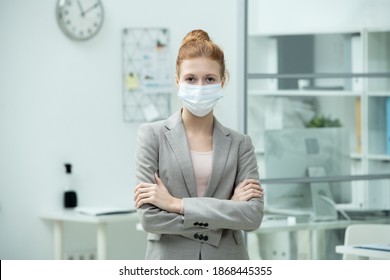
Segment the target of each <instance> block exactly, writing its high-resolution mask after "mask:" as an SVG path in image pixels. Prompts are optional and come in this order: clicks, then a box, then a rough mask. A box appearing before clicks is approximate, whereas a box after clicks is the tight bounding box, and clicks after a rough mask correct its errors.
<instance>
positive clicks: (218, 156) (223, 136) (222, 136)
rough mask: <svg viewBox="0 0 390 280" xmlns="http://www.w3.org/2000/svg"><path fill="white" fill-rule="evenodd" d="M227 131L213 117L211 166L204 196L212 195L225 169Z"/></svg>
mask: <svg viewBox="0 0 390 280" xmlns="http://www.w3.org/2000/svg"><path fill="white" fill-rule="evenodd" d="M229 134H230V133H229V131H227V130H226V129H225V127H223V126H222V125H221V124H220V123H219V122H218V121H217V119H216V118H214V131H213V168H212V172H211V176H210V180H209V183H208V186H207V189H206V192H205V194H204V196H207V197H211V196H213V194H214V192H215V190H216V188H217V186H218V183H219V181H220V179H221V177H222V174H223V171H224V169H225V165H226V161H227V158H228V156H229V151H230V146H231V142H232V140H231V138H230V137H228V136H229Z"/></svg>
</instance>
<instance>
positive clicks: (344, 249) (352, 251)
mask: <svg viewBox="0 0 390 280" xmlns="http://www.w3.org/2000/svg"><path fill="white" fill-rule="evenodd" d="M356 246H364V245H349V246H345V245H339V246H336V252H337V253H340V254H348V255H356V256H358V257H359V258H360V259H367V258H369V259H371V258H372V259H383V260H390V247H389V246H387V247H388V248H389V250H388V251H384V250H376V249H367V248H357V247H356Z"/></svg>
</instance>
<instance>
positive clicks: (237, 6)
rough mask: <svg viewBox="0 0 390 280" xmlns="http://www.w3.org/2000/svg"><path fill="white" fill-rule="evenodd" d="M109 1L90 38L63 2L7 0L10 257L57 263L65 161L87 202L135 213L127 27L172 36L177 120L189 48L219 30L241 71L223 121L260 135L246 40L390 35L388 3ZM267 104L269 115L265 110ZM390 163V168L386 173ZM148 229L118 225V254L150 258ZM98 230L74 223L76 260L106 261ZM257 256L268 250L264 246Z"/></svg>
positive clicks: (2, 86)
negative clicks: (179, 64)
mask: <svg viewBox="0 0 390 280" xmlns="http://www.w3.org/2000/svg"><path fill="white" fill-rule="evenodd" d="M101 3H102V4H103V7H104V23H103V26H102V28H101V30H100V31H99V33H98V34H97V35H96V36H95V37H93V38H92V39H90V40H87V41H82V42H78V41H74V40H71V39H69V38H68V37H67V36H65V35H64V33H63V32H62V31H61V30H60V28H59V26H58V23H57V19H56V5H57V0H40V1H34V0H0V259H53V258H54V253H53V242H54V241H53V225H52V223H51V222H48V221H46V220H44V219H42V217H43V216H44V215H45V214H46V213H49V212H53V211H61V210H62V209H63V201H62V199H63V192H64V185H65V184H66V176H65V169H64V163H71V164H72V166H73V179H74V180H73V183H72V184H73V187H74V189H75V191H76V192H77V197H78V204H79V205H85V206H115V207H129V206H130V207H131V206H132V205H133V194H132V192H133V188H134V186H135V181H136V180H135V176H134V173H135V172H134V168H135V167H134V152H135V146H136V145H135V144H136V132H137V128H138V126H139V125H140V123H141V121H135V122H131V121H125V120H124V118H123V92H122V91H123V87H122V84H123V69H122V67H123V65H122V41H121V40H122V30H123V29H125V28H167V29H168V30H169V33H170V57H171V76H172V90H171V94H172V95H171V100H170V103H171V111H172V112H174V111H176V110H177V109H179V108H180V105H181V104H179V103H178V101H177V99H176V88H175V83H174V82H175V80H174V69H175V56H176V53H177V50H178V47H179V45H180V42H181V40H182V38H183V37H184V36H185V35H186V34H187V32H188V31H190V30H192V29H198V28H200V29H204V30H206V31H207V32H209V34H210V36H211V38H212V39H213V40H214V41H215V42H216V43H218V44H220V45H221V46H222V47H223V49H224V51H225V55H226V61H227V67H228V69H229V72H230V80H229V82H228V84H227V87H226V90H225V96H224V98H223V100H222V101H221V102H220V103H219V104H218V106H217V108H216V111H215V113H216V116H217V118H218V119H219V120H220V121H221V122H222V123H223V124H225V125H226V126H229V127H231V128H233V129H236V130H239V131H243V132H244V131H245V132H248V133H251V129H252V132H253V134H255V133H257V130H256V128H255V129H254V128H253V124H254V123H255V121H254V120H253V118H256V116H257V115H256V112H255V113H253V110H252V113H251V112H250V111H249V110H250V108H248V107H247V102H248V100H249V101H250V98H248V95H247V92H246V86H245V85H246V84H247V80H246V79H247V76H246V71H245V67H246V65H247V63H246V61H245V59H246V57H247V55H248V54H251V53H250V52H249V53H246V49H245V46H246V45H245V43H248V42H249V43H251V42H252V43H254V44H256V39H253V38H254V37H253V36H255V37H256V36H263V35H265V36H273V35H274V34H277V35H281V34H285V35H286V34H294V35H296V34H313V33H327V32H328V33H337V32H348V33H354V32H358V31H361V30H366V29H372V30H384V31H389V30H390V20H389V16H388V15H389V14H390V1H388V0H375V1H367V0H348V1H341V2H340V1H335V0H331V1H330V0H327V1H322V0H321V1H320V0H318V1H309V0H296V1H288V0H277V1H264V0H259V1H256V0H252V1H241V0H228V1H226V0H213V1H208V0H198V1H187V0H184V1H183V0H170V1H161V0H143V1H136V0H111V1H105V0H101ZM387 34H388V33H387ZM247 35H250V36H252V39H251V38H249V37H247ZM387 36H388V35H387ZM260 41H261V39H260ZM251 46H253V44H252V45H251ZM252 53H253V52H252ZM389 55H390V54H389V52H387V59H388V60H387V61H389V57H388V56H389ZM248 65H249V66H250V65H251V64H250V63H248ZM253 67H254V68H253V69H255V70H256V68H255V66H253ZM384 71H387V72H389V71H390V70H389V69H384ZM387 95H390V94H389V88H387ZM252 104H254V103H252ZM259 106H260V108H259V110H266V108H265V107H264V106H265V104H259ZM352 117H353V118H355V116H352ZM250 118H252V120H251V119H250ZM253 129H254V130H253ZM260 132H261V131H260ZM251 136H252V137H254V138H256V137H259V138H262V137H263V136H258V135H257V136H256V135H251ZM259 141H260V143H258V142H257V138H256V139H255V141H254V142H255V144H256V145H259V146H261V145H262V143H261V140H259ZM261 157H262V156H261V154H260V156H259V162H260V163H261V164H263V161H262V158H261ZM388 167H389V166H388V165H385V166H384V167H381V168H382V169H381V173H384V172H386V171H387V172H388V170H389V169H386V168H388ZM262 172H263V167H262V166H260V174H262ZM136 224H137V221H136V220H134V221H132V222H126V223H113V224H109V226H108V234H107V236H108V241H107V243H108V244H109V246H108V249H107V250H108V252H107V254H108V258H110V259H143V257H144V249H145V244H146V240H145V238H146V235H145V234H144V233H143V232H142V231H141V230H139V229H137V228H136ZM95 232H96V229H95V225H91V224H84V223H83V224H82V223H73V222H69V223H66V225H65V234H64V236H65V242H64V247H65V249H64V250H65V253H66V254H67V256H70V255H72V254H73V255H74V256H77V254H78V252H79V253H80V254H79V255H81V254H82V253H83V252H91V254H92V255H93V258H95V257H96V255H95V253H94V252H95V251H96V234H95ZM281 238H282V239H281V240H286V239H285V237H283V236H282V237H281ZM302 238H304V237H302ZM283 242H284V241H283ZM279 244H281V243H280V242H279ZM257 245H258V244H257ZM271 245H272V244H271ZM288 246H290V245H288ZM250 249H251V250H256V252H255V253H256V254H257V253H258V252H257V250H258V248H257V247H256V248H255V249H253V248H250ZM263 250H267V248H266V247H265V248H264V249H263ZM254 255H255V254H254ZM271 255H272V254H269V256H271ZM288 257H289V255H288V254H287V255H284V256H280V258H288Z"/></svg>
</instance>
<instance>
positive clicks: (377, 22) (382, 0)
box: [249, 0, 390, 35]
mask: <svg viewBox="0 0 390 280" xmlns="http://www.w3.org/2000/svg"><path fill="white" fill-rule="evenodd" d="M389 15H390V1H389V0H343V1H340V0H314V1H313V0H294V1H291V0H272V1H269V0H249V22H250V23H249V33H250V34H251V35H265V34H274V35H275V34H304V33H321V32H324V33H331V32H351V31H353V32H355V31H357V30H362V29H363V28H366V29H376V28H381V29H382V28H387V29H389V28H390V19H389Z"/></svg>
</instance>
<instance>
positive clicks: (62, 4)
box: [56, 0, 104, 41]
mask: <svg viewBox="0 0 390 280" xmlns="http://www.w3.org/2000/svg"><path fill="white" fill-rule="evenodd" d="M56 17H57V22H58V24H59V26H60V28H61V30H62V31H63V32H64V33H65V34H66V35H67V36H68V37H69V38H71V39H73V40H77V41H84V40H88V39H90V38H92V37H93V36H95V35H96V34H97V33H98V32H99V30H100V28H101V27H102V25H103V20H104V9H103V5H102V3H101V2H100V0H59V1H58V2H57V8H56Z"/></svg>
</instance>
